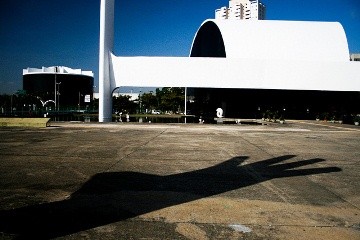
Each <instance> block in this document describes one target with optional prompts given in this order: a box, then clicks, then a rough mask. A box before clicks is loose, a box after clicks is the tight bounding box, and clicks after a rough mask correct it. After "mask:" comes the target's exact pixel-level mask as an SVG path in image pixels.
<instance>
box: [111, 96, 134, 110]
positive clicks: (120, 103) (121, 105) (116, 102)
mask: <svg viewBox="0 0 360 240" xmlns="http://www.w3.org/2000/svg"><path fill="white" fill-rule="evenodd" d="M130 98H131V97H130V96H127V95H125V96H118V97H113V109H114V111H117V112H123V113H126V112H127V113H135V112H136V109H137V104H136V103H135V102H134V101H131V100H130Z"/></svg>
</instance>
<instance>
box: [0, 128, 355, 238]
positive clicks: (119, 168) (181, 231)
mask: <svg viewBox="0 0 360 240" xmlns="http://www.w3.org/2000/svg"><path fill="white" fill-rule="evenodd" d="M359 163H360V128H359V127H355V126H347V125H339V124H329V123H321V122H320V123H319V122H288V123H287V124H284V125H280V124H272V125H268V126H253V125H200V124H193V125H191V124H189V125H171V124H168V125H166V124H164V125H162V124H161V125H160V124H127V123H123V124H115V123H113V124H77V123H53V126H52V127H49V128H46V129H45V128H44V129H15V128H0V169H1V171H0V238H1V239H15V238H17V237H20V238H24V239H28V238H30V237H32V238H33V239H41V238H45V239H46V238H59V239H360V164H359Z"/></svg>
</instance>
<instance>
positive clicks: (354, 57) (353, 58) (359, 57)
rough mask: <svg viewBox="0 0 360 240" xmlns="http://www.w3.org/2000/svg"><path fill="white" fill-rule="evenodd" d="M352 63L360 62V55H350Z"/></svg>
mask: <svg viewBox="0 0 360 240" xmlns="http://www.w3.org/2000/svg"><path fill="white" fill-rule="evenodd" d="M350 61H356V62H360V53H353V54H350Z"/></svg>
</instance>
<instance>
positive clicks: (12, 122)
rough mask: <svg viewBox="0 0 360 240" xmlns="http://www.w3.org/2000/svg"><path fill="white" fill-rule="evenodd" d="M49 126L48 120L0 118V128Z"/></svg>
mask: <svg viewBox="0 0 360 240" xmlns="http://www.w3.org/2000/svg"><path fill="white" fill-rule="evenodd" d="M48 126H50V118H0V127H35V128H45V127H48Z"/></svg>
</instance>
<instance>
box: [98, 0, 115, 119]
mask: <svg viewBox="0 0 360 240" xmlns="http://www.w3.org/2000/svg"><path fill="white" fill-rule="evenodd" d="M114 4H115V0H101V6H100V50H99V122H111V115H112V96H111V92H112V86H111V79H110V78H111V75H110V64H111V62H110V61H111V60H110V53H111V52H113V49H114Z"/></svg>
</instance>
